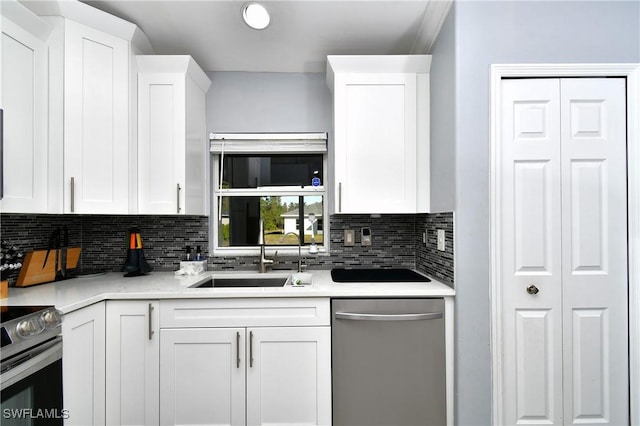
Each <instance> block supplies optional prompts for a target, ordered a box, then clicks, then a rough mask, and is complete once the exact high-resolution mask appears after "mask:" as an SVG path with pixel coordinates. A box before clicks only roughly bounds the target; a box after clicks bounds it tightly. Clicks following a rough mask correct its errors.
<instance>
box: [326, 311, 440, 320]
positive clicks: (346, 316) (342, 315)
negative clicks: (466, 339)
mask: <svg viewBox="0 0 640 426" xmlns="http://www.w3.org/2000/svg"><path fill="white" fill-rule="evenodd" d="M442 317H444V314H443V313H442V312H425V313H422V314H357V313H351V312H336V319H343V320H353V321H421V320H432V319H438V318H442Z"/></svg>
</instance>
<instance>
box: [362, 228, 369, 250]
mask: <svg viewBox="0 0 640 426" xmlns="http://www.w3.org/2000/svg"><path fill="white" fill-rule="evenodd" d="M360 245H361V246H363V247H364V246H370V245H371V228H362V229H361V230H360Z"/></svg>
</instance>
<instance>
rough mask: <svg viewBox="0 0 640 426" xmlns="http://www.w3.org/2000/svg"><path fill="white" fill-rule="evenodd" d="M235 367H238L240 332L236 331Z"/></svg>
mask: <svg viewBox="0 0 640 426" xmlns="http://www.w3.org/2000/svg"><path fill="white" fill-rule="evenodd" d="M236 368H240V332H239V331H237V332H236Z"/></svg>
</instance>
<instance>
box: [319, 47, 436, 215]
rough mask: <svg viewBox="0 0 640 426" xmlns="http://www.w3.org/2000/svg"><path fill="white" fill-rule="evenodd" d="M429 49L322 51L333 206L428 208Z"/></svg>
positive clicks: (346, 209)
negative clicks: (329, 97)
mask: <svg viewBox="0 0 640 426" xmlns="http://www.w3.org/2000/svg"><path fill="white" fill-rule="evenodd" d="M430 65H431V56H429V55H410V56H402V55H394V56H328V65H327V83H328V85H329V88H330V89H331V90H332V92H333V108H334V117H333V118H334V136H333V149H332V150H331V152H332V158H331V160H332V162H333V181H332V184H333V189H334V194H333V208H332V210H333V212H334V213H422V212H429V200H430V193H429V181H430V176H429V69H430Z"/></svg>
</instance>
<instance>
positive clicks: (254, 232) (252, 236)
mask: <svg viewBox="0 0 640 426" xmlns="http://www.w3.org/2000/svg"><path fill="white" fill-rule="evenodd" d="M210 139H211V152H212V156H213V164H214V167H213V169H212V170H213V179H212V181H213V197H212V199H213V209H212V211H213V213H214V214H212V217H211V227H210V229H211V230H212V233H211V241H212V243H213V244H212V245H213V253H214V254H238V255H243V254H247V255H249V254H255V253H257V251H258V239H259V236H258V233H259V226H260V225H259V222H260V220H262V221H263V223H264V243H265V246H266V247H267V248H271V249H273V250H278V252H279V253H288V252H289V251H291V252H292V253H293V252H295V253H296V254H297V250H298V247H297V246H298V239H299V238H300V237H301V239H302V241H301V244H302V246H303V247H306V248H307V249H308V248H311V247H313V248H317V249H318V251H320V252H326V251H327V249H328V238H325V232H328V226H327V225H328V223H327V225H325V219H326V217H327V210H328V209H327V205H326V191H325V188H326V185H325V175H326V162H327V158H326V157H327V155H326V134H325V133H322V134H302V135H301V134H295V135H294V134H277V135H273V134H269V135H256V134H224V135H221V134H210Z"/></svg>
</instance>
